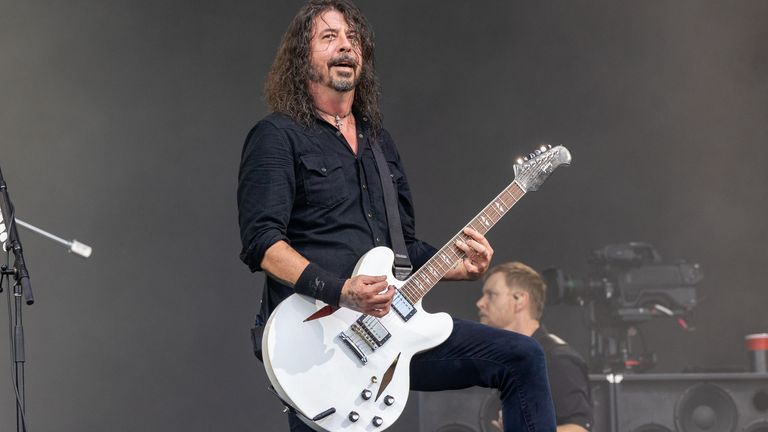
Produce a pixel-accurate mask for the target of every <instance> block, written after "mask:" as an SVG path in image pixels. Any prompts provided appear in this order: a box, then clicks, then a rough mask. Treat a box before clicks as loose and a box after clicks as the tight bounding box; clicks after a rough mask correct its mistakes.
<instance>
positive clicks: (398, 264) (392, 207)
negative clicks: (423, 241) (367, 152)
mask: <svg viewBox="0 0 768 432" xmlns="http://www.w3.org/2000/svg"><path fill="white" fill-rule="evenodd" d="M371 149H372V150H373V156H374V158H375V159H376V166H377V167H378V169H379V177H380V178H381V189H382V191H383V192H384V204H385V206H386V208H387V222H388V223H389V238H390V240H391V241H392V249H393V250H394V251H395V266H394V267H395V277H396V278H398V279H400V280H405V278H407V277H408V275H410V274H411V271H412V270H413V266H412V265H411V260H410V259H409V258H408V249H406V247H405V238H404V237H403V225H402V224H401V223H400V210H399V206H398V204H397V193H396V192H395V185H394V181H393V180H394V177H393V176H392V173H391V172H390V171H389V164H387V160H386V158H385V157H384V152H383V151H382V150H381V147H380V146H379V143H378V140H371Z"/></svg>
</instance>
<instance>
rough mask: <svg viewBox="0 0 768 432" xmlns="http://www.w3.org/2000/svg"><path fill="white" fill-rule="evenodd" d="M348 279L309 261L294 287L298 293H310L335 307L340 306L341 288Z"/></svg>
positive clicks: (311, 295)
mask: <svg viewBox="0 0 768 432" xmlns="http://www.w3.org/2000/svg"><path fill="white" fill-rule="evenodd" d="M346 281H347V280H346V279H341V278H339V277H338V276H336V275H334V274H332V273H331V272H329V271H327V270H325V269H324V268H322V267H320V266H319V265H317V264H315V263H309V265H308V266H307V268H305V269H304V271H303V272H302V273H301V276H299V280H297V281H296V286H294V287H293V289H294V290H295V291H296V292H297V293H298V294H304V295H308V296H310V297H312V298H316V299H318V300H321V301H323V302H325V303H327V304H329V305H331V306H333V307H338V306H339V299H340V298H341V288H342V287H343V286H344V282H346Z"/></svg>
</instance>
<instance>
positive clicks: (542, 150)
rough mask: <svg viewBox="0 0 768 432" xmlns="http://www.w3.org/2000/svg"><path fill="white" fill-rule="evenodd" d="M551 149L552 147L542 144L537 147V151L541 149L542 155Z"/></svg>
mask: <svg viewBox="0 0 768 432" xmlns="http://www.w3.org/2000/svg"><path fill="white" fill-rule="evenodd" d="M551 148H552V146H551V145H549V144H542V145H541V147H539V149H541V152H542V153H544V152H545V151H547V150H549V149H551Z"/></svg>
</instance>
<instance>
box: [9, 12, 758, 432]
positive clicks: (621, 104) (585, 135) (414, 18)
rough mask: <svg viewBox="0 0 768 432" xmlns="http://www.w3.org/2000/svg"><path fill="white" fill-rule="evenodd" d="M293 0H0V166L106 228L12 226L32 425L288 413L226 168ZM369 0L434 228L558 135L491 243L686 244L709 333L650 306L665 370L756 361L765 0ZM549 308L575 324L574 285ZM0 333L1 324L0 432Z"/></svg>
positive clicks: (473, 294)
mask: <svg viewBox="0 0 768 432" xmlns="http://www.w3.org/2000/svg"><path fill="white" fill-rule="evenodd" d="M300 4H301V2H299V1H287V2H279V3H277V2H264V1H244V0H238V1H234V0H233V1H225V2H203V1H191V0H187V1H162V2H157V1H151V2H150V1H117V0H115V1H68V2H60V1H53V0H26V1H23V2H21V1H11V0H0V164H1V165H2V169H3V172H4V174H5V178H6V181H7V182H8V184H9V190H10V192H11V195H12V198H13V200H14V202H15V204H16V209H17V210H16V212H17V216H18V217H19V218H21V219H23V220H26V221H27V222H32V223H35V224H38V225H40V226H42V227H45V228H47V229H49V230H51V231H53V232H55V233H58V234H60V235H62V236H63V237H66V238H72V237H75V238H77V239H79V240H82V241H85V242H87V243H90V244H92V245H93V246H94V250H95V252H94V255H93V257H92V258H91V259H89V260H82V259H78V258H76V257H74V256H69V255H67V254H66V253H65V251H64V250H63V249H62V248H60V247H58V246H56V245H55V244H52V243H50V242H49V241H47V240H43V239H42V238H40V237H38V236H37V235H34V234H32V233H30V232H28V231H25V230H22V231H21V234H22V239H23V240H24V246H25V250H26V257H27V261H28V263H29V268H30V272H31V275H32V282H33V286H34V289H35V294H36V297H37V303H36V304H35V305H34V306H32V307H25V308H24V318H25V325H26V327H25V328H26V336H27V340H26V342H27V359H28V362H27V372H28V376H27V392H28V416H29V419H30V422H29V425H30V427H31V428H30V430H31V431H35V432H37V431H78V432H81V431H107V430H109V431H166V430H177V431H212V430H217V431H219V430H221V431H272V430H281V428H282V427H283V423H284V419H283V418H282V415H281V414H280V413H279V404H278V403H276V402H275V401H274V400H273V399H272V397H271V396H270V395H268V393H267V392H266V391H265V390H264V387H265V384H266V379H265V376H264V373H263V372H262V369H261V365H260V364H258V363H257V362H256V361H255V360H254V359H253V358H252V355H251V352H250V342H249V336H248V328H249V325H250V321H251V319H252V316H253V313H254V311H255V309H256V308H257V304H258V299H259V296H260V289H261V283H262V280H263V276H262V275H260V274H257V275H252V274H250V273H249V272H248V271H247V268H246V267H245V266H244V265H242V264H241V263H240V262H239V261H238V258H237V254H238V251H239V247H240V246H239V239H238V229H237V220H236V208H235V187H236V174H237V166H238V161H239V156H240V149H241V145H242V142H243V139H244V137H245V135H246V133H247V131H248V130H249V128H250V127H251V126H252V125H253V124H254V123H255V122H256V121H257V120H258V119H259V118H261V117H262V116H263V115H265V114H266V108H265V106H264V103H263V100H262V98H261V88H262V82H263V79H264V76H265V74H266V71H267V69H268V67H269V64H270V63H271V60H272V57H273V54H274V51H275V48H276V46H277V44H278V41H279V38H280V36H281V34H282V32H283V30H284V29H285V27H286V25H287V23H288V22H289V20H290V19H291V17H292V16H293V14H294V12H295V11H296V10H297V9H298V6H299V5H300ZM360 5H361V7H362V8H363V10H364V11H365V12H366V14H367V16H368V17H369V19H370V21H371V22H372V24H373V26H374V29H375V30H376V32H377V50H378V51H377V53H378V66H379V72H380V75H381V80H382V83H383V88H384V97H383V108H384V111H385V115H386V124H387V126H388V128H389V129H390V131H391V132H392V134H393V135H394V136H395V138H396V140H397V142H398V143H399V148H400V151H401V153H402V156H403V158H404V160H405V164H406V167H407V168H408V174H409V179H410V182H411V185H412V188H413V190H414V195H415V199H416V205H417V213H418V222H419V225H418V231H419V233H420V236H421V237H422V238H424V239H426V240H428V241H430V242H432V243H433V244H435V245H437V246H439V245H442V244H443V242H444V241H445V240H446V239H447V238H449V237H450V236H451V235H452V234H453V233H454V232H455V231H456V230H457V229H458V228H459V227H460V226H462V225H463V224H464V223H465V222H466V221H467V220H469V218H470V217H472V216H474V214H475V213H476V211H477V210H478V209H479V208H480V207H481V206H482V205H484V204H485V203H486V202H487V201H489V200H490V199H491V198H492V197H493V196H494V195H495V194H496V193H497V192H498V191H499V190H501V188H503V187H504V186H506V185H507V183H508V182H509V181H510V180H511V178H512V171H511V165H512V161H513V159H514V157H515V156H516V155H518V154H521V153H527V152H528V151H529V150H530V149H531V148H532V147H533V146H535V145H537V144H538V143H541V142H549V143H560V144H565V145H567V146H568V147H569V148H570V149H571V150H572V152H573V155H574V164H573V166H572V167H570V168H567V169H562V170H560V171H558V172H556V173H555V174H554V175H553V177H552V178H551V179H550V180H549V181H548V183H547V184H545V185H544V187H543V188H542V190H541V191H539V192H536V193H535V194H530V195H529V196H527V197H526V198H525V199H524V201H523V202H521V204H520V205H519V206H518V207H517V208H515V209H514V210H513V211H512V213H511V214H510V216H508V217H507V219H505V220H504V221H502V222H501V223H500V225H499V226H498V227H497V228H495V229H494V230H493V231H492V232H491V234H490V240H491V242H492V244H493V245H494V247H495V249H496V258H495V262H497V263H500V262H503V261H505V260H509V259H519V260H523V261H525V262H528V263H530V264H531V265H533V266H535V267H537V268H542V267H545V266H549V265H556V266H560V267H564V268H566V269H568V270H569V271H572V272H574V273H577V274H579V273H584V272H586V270H587V265H586V261H585V257H586V255H587V253H588V252H589V251H590V250H592V249H593V248H596V247H599V246H602V245H604V244H608V243H615V242H625V241H630V240H642V241H647V242H650V243H652V244H654V245H656V246H657V247H658V249H659V250H660V251H661V253H662V254H663V255H664V256H665V257H666V258H668V259H669V260H678V259H688V260H690V261H696V262H699V263H701V264H702V266H703V268H704V271H705V275H706V279H705V282H704V283H703V284H702V287H701V294H702V296H703V300H704V301H703V302H702V304H701V305H700V307H699V308H698V309H697V311H696V314H695V317H696V319H695V321H694V324H695V326H696V327H697V330H696V331H695V332H693V333H684V332H682V331H680V330H679V329H678V328H677V327H676V326H675V325H674V323H672V322H669V321H659V322H653V323H649V324H648V325H647V326H645V327H646V338H647V340H648V345H649V348H651V349H654V350H656V351H657V352H658V353H659V357H660V364H659V367H658V368H657V369H656V370H657V371H661V372H664V371H679V370H681V369H682V368H684V367H686V366H689V365H699V366H710V367H723V366H729V365H736V366H745V365H746V356H745V352H744V349H743V336H744V335H745V334H747V333H752V332H757V331H766V330H768V322H767V321H768V319H767V318H766V316H768V314H766V313H765V311H764V309H765V307H766V304H768V303H767V302H766V300H768V293H767V290H766V283H765V279H766V277H765V270H766V268H768V258H766V254H765V245H766V242H767V241H768V230H767V229H766V223H765V221H766V219H768V205H766V203H765V201H766V200H765V198H766V193H765V186H766V183H767V181H768V174H766V169H765V167H764V165H765V163H766V161H768V149H766V146H765V144H766V138H768V122H767V121H766V119H767V115H768V78H767V77H768V54H767V52H766V42H765V41H766V40H768V26H766V23H767V22H768V3H766V2H762V1H744V2H727V3H725V2H719V1H715V0H712V1H650V2H613V1H582V2H572V1H540V2H506V1H484V2H478V1H468V0H467V1H451V2H446V1H428V2H426V1H425V2H410V1H388V2H375V1H373V0H367V1H361V2H360ZM478 293H479V284H477V283H453V284H443V285H441V286H439V288H438V289H436V290H435V291H434V292H433V293H431V294H430V296H429V297H428V298H427V300H426V307H427V308H428V309H431V310H445V311H448V312H450V313H452V314H454V315H455V316H459V317H463V318H469V319H474V318H475V309H474V302H475V300H476V298H477V297H478ZM3 298H5V293H3ZM4 302H5V300H3V303H4ZM6 316H7V312H5V307H3V308H2V312H0V319H2V320H3V321H4V320H5V317H6ZM547 321H548V322H549V323H550V326H551V327H552V328H553V329H554V330H555V331H558V332H560V333H561V334H562V335H564V336H566V338H569V339H571V341H572V342H573V343H574V344H575V345H576V346H577V347H579V348H580V349H583V348H584V346H585V343H586V340H585V339H584V337H585V334H584V332H583V316H582V311H581V310H580V309H578V308H575V307H565V306H558V307H555V308H552V309H550V310H549V311H548V313H547ZM7 347H8V340H7V332H6V331H2V332H0V371H5V372H0V376H2V377H6V378H2V379H0V430H3V431H6V430H13V428H14V415H13V412H14V411H13V407H14V406H13V400H12V397H11V395H12V390H11V389H12V387H11V381H10V378H9V372H10V370H11V365H10V363H9V361H8V359H9V355H7V354H6V355H2V353H3V352H6V353H7V352H8V348H7ZM415 415H416V413H415V408H414V406H413V405H411V406H410V407H409V409H408V411H407V412H406V414H405V415H404V417H403V419H402V421H401V422H400V424H399V425H398V426H397V427H396V428H394V429H393V430H401V431H408V430H414V428H415V426H414V423H413V422H414V420H415V418H416V417H415Z"/></svg>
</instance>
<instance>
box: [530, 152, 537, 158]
mask: <svg viewBox="0 0 768 432" xmlns="http://www.w3.org/2000/svg"><path fill="white" fill-rule="evenodd" d="M535 157H536V153H531V154H529V155H528V159H533V158H535Z"/></svg>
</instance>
